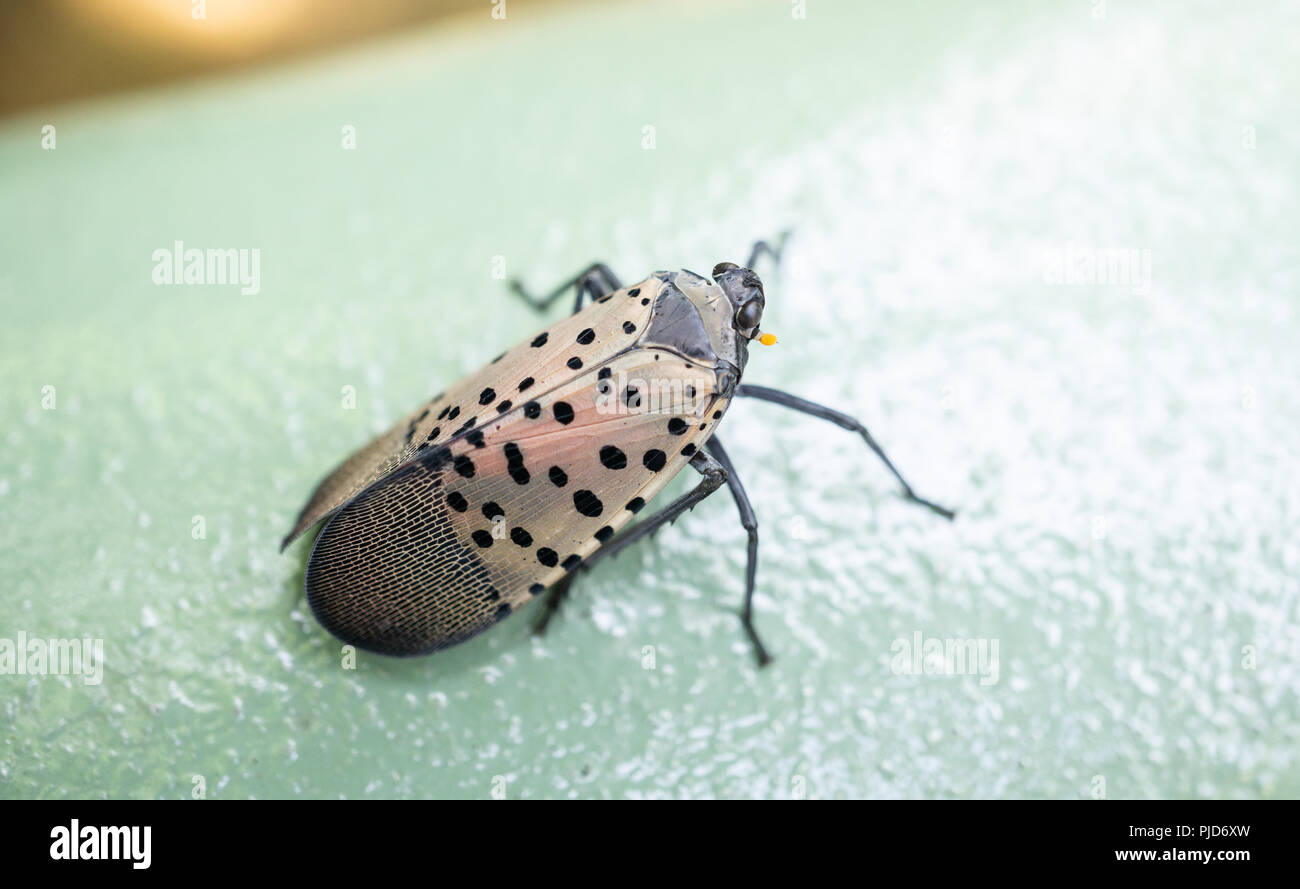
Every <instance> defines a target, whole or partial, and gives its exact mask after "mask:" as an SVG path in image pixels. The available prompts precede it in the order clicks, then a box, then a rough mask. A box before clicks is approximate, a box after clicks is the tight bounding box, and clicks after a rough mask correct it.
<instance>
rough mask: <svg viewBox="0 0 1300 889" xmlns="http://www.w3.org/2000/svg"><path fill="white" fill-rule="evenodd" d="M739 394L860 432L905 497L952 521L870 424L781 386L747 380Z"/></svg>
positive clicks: (739, 387)
mask: <svg viewBox="0 0 1300 889" xmlns="http://www.w3.org/2000/svg"><path fill="white" fill-rule="evenodd" d="M736 394H737V395H741V396H745V397H748V398H757V399H759V400H760V401H770V402H772V403H773V404H779V405H781V406H782V407H788V408H790V409H791V410H796V411H799V412H800V413H804V414H809V415H811V416H814V417H819V418H821V419H823V420H829V421H830V422H832V423H834V424H835V425H836V426H839V427H840V428H841V429H847V430H849V431H850V432H856V433H858V434H859V435H861V436H862V439H863V441H865V442H866V443H867V447H869V448H871V450H873V451H875V452H876V456H877V457H879V458H880V459H881V460H882V461H883V462H884V464H885V466H886V467H887V468H888V469H889V471H890V472H891V473H893V475H894V478H896V479H898V483H899V484H900V485H902V486H903V496H904V497H906V498H907V499H908V500H911V501H912V502H913V503H918V504H920V505H921V506H924V507H926V508H928V509H930V510H931V511H933V512H936V513H938V514H939V515H941V516H943V517H944V518H945V519H948V520H950V521H951V520H952V518H953V516H954V515H955V513H954V512H953V511H952V510H951V509H948V508H946V507H943V506H940V505H939V504H937V503H932V502H930V501H929V500H926V499H925V498H924V497H919V496H917V494H916V492H915V491H913V490H912V486H911V485H909V484H908V483H907V481H906V479H904V478H903V476H902V474H901V473H899V471H898V470H897V469H895V468H894V464H893V463H892V462H890V459H889V458H888V457H886V456H885V452H884V451H883V450H881V448H880V445H878V444H876V440H875V439H874V438H872V437H871V433H870V432H868V431H867V427H866V426H863V425H862V424H861V423H859V422H858V421H857V420H855V419H854V418H853V417H850V416H849V415H848V414H846V413H842V412H841V411H837V410H834V409H832V408H829V407H826V406H825V405H820V404H817V403H816V402H812V401H807V400H805V399H803V398H800V397H798V396H797V395H791V394H790V393H789V392H782V391H781V390H780V389H769V388H768V387H767V386H751V385H749V384H747V383H742V384H741V385H739V386H737V387H736Z"/></svg>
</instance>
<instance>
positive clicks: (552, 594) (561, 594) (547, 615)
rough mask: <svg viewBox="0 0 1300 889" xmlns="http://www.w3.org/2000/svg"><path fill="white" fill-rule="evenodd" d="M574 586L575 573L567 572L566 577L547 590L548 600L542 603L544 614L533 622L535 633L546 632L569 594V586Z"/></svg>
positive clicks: (536, 634) (539, 634)
mask: <svg viewBox="0 0 1300 889" xmlns="http://www.w3.org/2000/svg"><path fill="white" fill-rule="evenodd" d="M571 586H573V575H572V574H566V575H564V579H563V580H561V581H560V582H559V583H557V584H556V585H555V586H553V587H551V588H550V589H549V590H547V591H546V601H545V602H543V603H542V616H541V617H539V618H538V619H537V623H535V624H533V635H535V636H541V635H543V634H544V633H545V632H546V625H547V624H549V623H550V622H551V618H552V617H554V616H555V612H557V611H559V610H560V604H561V603H562V602H563V601H564V600H565V599H566V598H568V596H569V587H571Z"/></svg>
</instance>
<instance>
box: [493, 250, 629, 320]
mask: <svg viewBox="0 0 1300 889" xmlns="http://www.w3.org/2000/svg"><path fill="white" fill-rule="evenodd" d="M622 286H623V285H622V284H620V283H619V280H618V276H617V275H615V274H614V272H613V271H611V270H610V267H609V266H607V265H605V263H603V262H593V263H592V264H591V265H590V266H588V267H587V268H586V269H584V270H583V271H582V272H581V273H579V274H578V275H575V276H574V277H573V278H571V279H570V280H568V281H565V282H564V283H563V284H561V285H560V286H559V287H556V288H555V289H554V290H552V291H551V292H550V293H548V294H546V295H545V296H533V295H532V294H530V293H529V292H528V291H527V289H525V287H524V285H523V282H522V281H520V280H519V279H518V278H514V279H512V280H511V281H510V289H511V290H513V291H514V292H515V293H516V294H517V295H518V296H519V298H520V299H522V300H523V301H524V302H526V303H528V304H529V305H530V306H532V307H533V308H534V309H536V310H537V311H539V312H544V311H546V310H547V309H549V308H550V307H551V305H552V304H553V303H554V302H555V301H556V300H557V299H559V298H560V297H561V296H563V295H564V293H565V291H567V290H568V289H569V288H570V287H573V288H575V295H574V300H573V312H574V314H575V315H576V314H577V312H578V310H579V309H581V308H582V297H583V295H584V294H585V295H587V296H589V297H591V298H592V299H600V297H602V296H604V295H605V294H607V293H613V292H614V291H615V290H618V288H620V287H622Z"/></svg>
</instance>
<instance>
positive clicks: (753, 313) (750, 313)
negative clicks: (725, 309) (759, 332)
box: [736, 299, 763, 331]
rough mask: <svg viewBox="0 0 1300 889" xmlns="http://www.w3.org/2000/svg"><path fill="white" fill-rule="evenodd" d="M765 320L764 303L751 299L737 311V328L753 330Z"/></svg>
mask: <svg viewBox="0 0 1300 889" xmlns="http://www.w3.org/2000/svg"><path fill="white" fill-rule="evenodd" d="M761 320H763V304H762V303H761V302H759V301H758V300H756V299H751V300H750V301H749V302H747V303H745V304H744V305H743V306H741V307H740V310H739V311H738V312H736V328H737V329H738V330H741V331H749V330H753V329H754V328H755V327H758V322H759V321H761Z"/></svg>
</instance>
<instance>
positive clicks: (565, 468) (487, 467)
mask: <svg viewBox="0 0 1300 889" xmlns="http://www.w3.org/2000/svg"><path fill="white" fill-rule="evenodd" d="M656 356H658V358H656ZM606 369H608V374H605V375H604V376H602V374H603V373H604V371H605V370H606ZM714 379H715V375H714V373H713V371H712V369H711V368H706V367H703V366H700V365H696V364H692V363H690V362H687V361H684V360H682V359H681V358H680V357H677V356H675V355H671V354H669V353H666V352H657V351H653V350H635V351H632V352H628V353H625V354H623V355H620V356H619V357H617V358H615V359H613V360H611V361H609V362H607V364H606V365H604V366H603V367H602V366H598V367H593V368H591V369H589V370H587V371H586V372H585V373H582V374H580V375H579V376H577V377H576V378H574V379H570V380H568V381H567V382H565V383H564V384H563V385H560V386H557V387H555V388H553V389H551V390H550V391H547V392H545V394H541V395H540V396H539V397H537V398H534V399H528V400H527V401H524V402H523V403H522V404H520V405H518V406H515V407H512V408H511V409H510V410H508V411H507V412H506V413H504V414H500V415H498V416H497V417H495V418H493V419H492V420H490V421H489V422H486V423H484V424H483V425H482V426H477V425H476V426H475V427H473V428H472V429H471V430H468V431H466V432H462V433H461V434H460V435H459V436H458V437H456V438H454V439H452V440H451V441H449V442H447V443H446V444H443V445H439V446H437V447H436V448H435V449H433V450H431V451H430V450H426V451H425V452H423V453H422V454H421V455H420V456H419V457H418V458H417V459H416V460H414V461H412V462H411V463H409V464H408V465H406V466H404V467H403V468H402V469H400V470H398V471H397V472H395V473H393V474H392V475H391V476H390V477H388V478H385V479H383V480H381V481H379V482H377V483H375V484H373V485H372V486H371V487H369V488H367V489H366V490H365V491H364V492H362V494H361V495H360V496H358V497H356V498H355V499H354V500H352V501H351V502H349V503H348V504H347V505H345V506H344V507H343V508H342V509H341V510H339V512H338V513H337V514H336V515H335V516H334V518H332V519H331V520H330V522H329V524H328V525H326V527H325V530H324V531H322V532H321V535H320V537H319V538H318V540H317V543H316V548H315V550H314V551H313V553H312V558H311V564H310V565H309V567H308V574H307V590H308V599H309V601H310V603H311V605H312V609H313V610H314V611H315V612H316V614H317V616H318V617H319V618H320V620H321V623H322V624H324V625H325V626H326V627H327V628H328V629H330V630H331V631H333V632H334V633H335V634H336V635H339V636H340V637H342V638H343V639H345V640H347V641H351V642H354V643H355V644H358V645H361V646H363V647H366V648H370V649H372V650H377V651H381V652H383V653H387V654H420V653H424V652H427V651H433V650H437V649H438V648H442V647H445V646H447V645H451V644H454V643H456V642H459V641H461V640H463V639H465V638H468V636H471V635H474V634H475V633H477V632H479V631H480V630H482V629H485V628H486V627H488V626H490V625H491V624H492V623H494V622H495V621H496V620H499V619H500V618H501V617H503V616H505V615H507V614H509V613H511V612H512V611H513V610H514V609H516V608H518V607H520V606H521V605H523V604H525V603H526V602H528V601H529V600H530V599H531V598H532V597H533V596H535V595H536V594H538V593H540V592H541V591H542V590H544V589H545V588H546V587H548V586H550V585H552V584H553V583H555V582H556V581H557V580H559V579H560V578H561V577H562V576H563V575H564V573H565V571H566V570H572V568H574V567H575V566H576V565H577V564H578V563H579V562H580V561H581V560H582V559H583V558H585V557H587V556H589V555H590V554H591V553H593V552H595V550H596V549H597V548H599V546H600V545H601V544H602V543H604V542H606V541H608V540H609V539H610V537H612V536H613V534H614V533H616V532H617V531H618V530H619V529H620V528H622V527H624V526H625V525H626V524H627V523H628V522H629V521H631V519H632V517H633V515H634V514H635V513H636V512H638V511H639V510H640V509H641V508H642V507H643V506H644V505H645V503H646V502H648V501H649V500H650V499H651V498H652V497H654V495H655V494H657V493H658V492H659V491H660V490H661V489H662V488H663V487H664V485H666V484H667V482H668V481H669V480H670V479H671V478H672V477H673V476H674V475H675V474H676V473H677V472H678V471H680V469H681V468H682V467H683V466H685V464H686V462H687V461H689V459H690V456H691V454H693V453H694V452H695V450H696V449H697V448H698V447H699V446H700V445H701V444H702V443H703V442H704V441H706V440H707V438H708V436H709V435H711V434H712V429H713V426H714V425H715V423H716V419H715V417H714V416H713V415H714V413H715V412H718V411H721V410H722V409H723V408H724V407H725V405H724V404H723V402H722V400H721V399H720V398H719V397H718V394H717V393H716V392H714V391H713V388H712V387H713V384H714ZM629 387H631V388H634V389H636V390H637V392H636V394H635V395H634V396H633V397H632V398H631V399H629V393H628V389H629ZM656 393H658V394H657V395H656ZM638 396H640V397H638ZM629 400H630V401H631V402H632V406H631V407H629V404H628V403H629ZM470 432H478V433H481V435H474V436H472V437H471V435H470Z"/></svg>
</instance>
